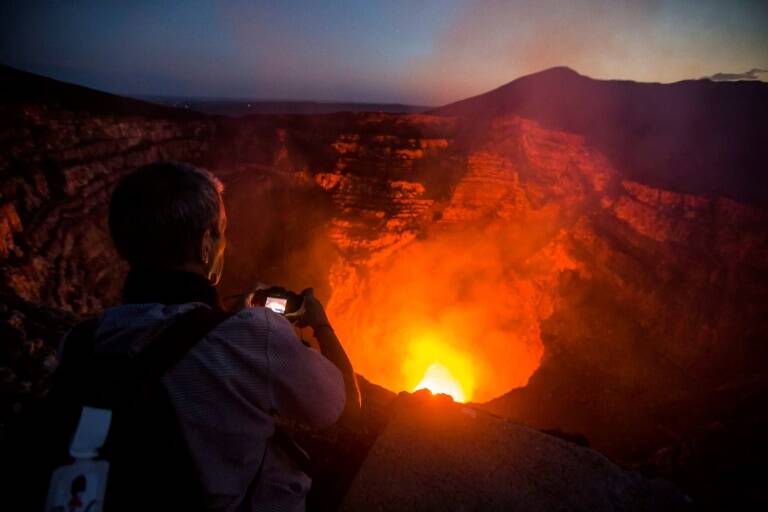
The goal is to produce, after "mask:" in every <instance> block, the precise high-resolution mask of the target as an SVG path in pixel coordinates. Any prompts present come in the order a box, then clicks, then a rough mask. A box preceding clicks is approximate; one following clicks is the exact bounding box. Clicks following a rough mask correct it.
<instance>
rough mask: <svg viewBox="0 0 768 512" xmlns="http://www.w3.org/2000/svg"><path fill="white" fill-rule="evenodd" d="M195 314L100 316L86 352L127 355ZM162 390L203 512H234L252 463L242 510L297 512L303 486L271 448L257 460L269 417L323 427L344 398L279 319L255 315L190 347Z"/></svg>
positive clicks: (178, 309) (156, 308)
mask: <svg viewBox="0 0 768 512" xmlns="http://www.w3.org/2000/svg"><path fill="white" fill-rule="evenodd" d="M196 307H208V306H207V305H205V304H202V303H188V304H180V305H172V306H166V305H162V304H127V305H122V306H117V307H113V308H110V309H108V310H106V311H105V312H104V313H103V315H102V316H101V319H100V323H99V326H98V328H97V330H96V350H97V351H98V352H110V353H127V354H136V353H138V352H140V351H141V350H142V349H143V348H144V347H146V346H147V345H148V344H149V343H150V342H151V341H152V340H153V339H154V338H155V336H157V335H158V334H159V333H160V332H162V330H163V329H164V328H166V327H167V326H168V325H170V323H171V322H172V321H173V319H174V317H176V316H177V315H179V314H181V313H183V312H185V311H188V310H189V309H190V308H196ZM163 383H164V384H165V386H166V387H167V389H168V393H169V396H170V398H171V402H172V404H173V406H174V408H175V411H176V414H177V416H178V418H179V423H180V426H181V433H182V435H183V436H184V438H185V440H186V442H187V445H188V446H189V449H190V452H191V455H192V460H193V461H194V463H195V465H196V469H197V473H198V475H199V478H200V482H201V484H202V487H203V492H204V494H205V496H206V501H207V503H208V505H209V508H210V509H211V510H221V511H231V510H234V509H235V508H236V507H237V506H238V504H239V503H240V502H241V501H242V499H243V497H244V496H245V495H246V492H247V490H248V488H249V486H250V485H251V483H252V482H253V480H254V478H256V476H257V474H258V472H259V468H260V467H262V459H264V463H263V468H262V470H261V477H260V480H259V485H258V487H257V491H256V492H255V493H254V494H253V499H252V503H251V507H250V509H251V510H254V511H256V510H259V511H261V510H286V511H287V510H291V511H293V510H303V509H304V500H305V496H306V493H307V491H308V490H309V487H310V484H311V480H310V479H309V477H308V476H307V475H305V474H304V473H302V472H301V471H300V470H299V469H298V468H296V467H295V465H294V464H293V463H292V461H291V460H290V459H289V458H288V457H287V456H286V455H285V454H283V453H282V452H281V451H280V450H279V448H278V447H277V446H273V445H272V444H270V446H269V449H267V450H265V446H266V444H265V443H267V439H268V438H269V437H270V436H271V435H272V433H273V432H274V428H275V423H274V419H273V414H277V415H280V416H283V417H287V418H291V419H294V420H298V421H300V422H302V423H305V424H307V425H309V426H311V427H316V428H323V427H327V426H330V425H331V424H333V423H334V422H335V421H336V420H337V419H338V418H339V416H340V415H341V412H342V410H343V409H344V405H345V399H346V395H345V391H344V381H343V378H342V375H341V372H340V371H339V370H338V368H336V366H334V365H333V364H332V363H331V362H330V361H329V360H328V359H326V358H325V357H324V356H323V355H322V354H320V353H319V352H317V351H316V350H313V349H311V348H308V347H306V346H305V345H304V344H302V343H301V342H300V341H299V339H298V338H297V336H296V333H295V332H294V330H293V327H292V326H291V324H290V323H289V322H288V321H287V320H286V319H285V318H283V317H282V316H280V315H278V314H276V313H273V312H272V311H271V310H268V309H265V308H261V307H255V308H246V309H244V310H242V311H240V312H239V313H237V314H235V315H234V316H232V317H230V318H228V319H227V320H225V321H224V322H223V323H221V324H220V325H218V326H217V327H215V328H214V329H213V330H212V331H211V332H209V333H208V334H207V335H206V336H205V337H204V338H203V339H202V340H200V342H198V343H197V344H196V345H195V346H194V347H192V349H190V350H189V352H187V353H186V354H185V355H184V357H183V358H182V359H181V360H180V361H179V362H178V363H177V364H176V365H175V366H174V367H172V368H171V369H170V370H169V371H168V372H167V373H166V374H165V376H164V377H163ZM265 453H266V454H267V456H266V458H264V454H265ZM148 463H149V464H151V461H148Z"/></svg>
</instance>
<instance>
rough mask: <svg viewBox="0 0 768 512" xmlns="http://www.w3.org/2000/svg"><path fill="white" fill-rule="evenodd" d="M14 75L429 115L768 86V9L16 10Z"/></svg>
mask: <svg viewBox="0 0 768 512" xmlns="http://www.w3.org/2000/svg"><path fill="white" fill-rule="evenodd" d="M0 63H2V64H6V65H10V66H13V67H17V68H21V69H24V70H27V71H32V72H35V73H40V74H43V75H46V76H50V77H53V78H57V79H59V80H64V81H69V82H74V83H78V84H81V85H86V86H89V87H93V88H96V89H101V90H106V91H110V92H115V93H119V94H129V95H169V96H198V97H199V96H203V97H212V98H252V99H294V100H317V101H357V102H380V103H383V102H386V103H406V104H412V105H430V106H432V105H442V104H445V103H449V102H451V101H456V100H459V99H463V98H466V97H469V96H474V95H476V94H481V93H483V92H486V91H488V90H491V89H494V88H496V87H499V86H501V85H503V84H505V83H507V82H510V81H512V80H514V79H516V78H518V77H520V76H523V75H526V74H530V73H533V72H536V71H540V70H543V69H546V68H549V67H552V66H559V65H564V66H569V67H571V68H573V69H575V70H576V71H578V72H579V73H581V74H584V75H588V76H591V77H594V78H606V79H629V80H637V81H645V82H674V81H678V80H684V79H689V78H701V77H705V76H711V77H714V78H716V79H733V78H740V77H743V78H757V79H763V80H765V79H768V72H764V71H763V70H765V69H768V1H765V0H757V1H755V0H741V1H740V0H731V1H722V0H678V1H671V0H670V1H663V0H656V1H654V0H648V1H643V0H634V1H622V0H583V1H566V0H560V1H553V0H528V1H524V0H506V1H500V0H410V1H409V0H389V1H380V2H373V1H370V2H366V1H362V0H358V1H351V0H347V1H345V0H337V1H327V2H324V1H320V0H276V1H256V0H219V1H213V0H210V1H203V0H131V1H129V0H124V1H109V0H77V1H65V0H60V1H36V0H20V1H17V0H3V1H2V2H0Z"/></svg>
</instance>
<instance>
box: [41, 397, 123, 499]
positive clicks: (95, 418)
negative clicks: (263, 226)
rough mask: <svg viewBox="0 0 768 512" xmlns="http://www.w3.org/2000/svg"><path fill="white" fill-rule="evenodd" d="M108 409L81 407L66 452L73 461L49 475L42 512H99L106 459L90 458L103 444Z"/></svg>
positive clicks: (108, 414)
mask: <svg viewBox="0 0 768 512" xmlns="http://www.w3.org/2000/svg"><path fill="white" fill-rule="evenodd" d="M111 422H112V411H110V410H109V409H98V408H95V407H88V406H85V407H83V410H82V412H81V413H80V421H79V422H78V424H77V430H75V435H74V436H72V442H71V443H70V445H69V454H70V455H71V456H72V457H74V459H75V462H74V463H72V464H69V465H67V466H61V467H59V468H57V469H56V470H55V471H54V472H53V475H52V476H51V484H50V486H49V487H48V499H47V500H46V505H45V510H46V512H100V511H101V510H102V508H103V505H104V493H105V492H106V490H107V473H109V462H107V461H105V460H94V457H96V456H97V455H98V454H99V449H100V448H101V447H102V446H103V445H104V441H105V440H106V439H107V434H108V433H109V425H110V423H111Z"/></svg>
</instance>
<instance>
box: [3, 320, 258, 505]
mask: <svg viewBox="0 0 768 512" xmlns="http://www.w3.org/2000/svg"><path fill="white" fill-rule="evenodd" d="M229 316H230V314H229V313H224V312H221V311H216V310H211V309H208V308H194V309H192V310H190V311H188V312H186V313H183V314H182V315H180V316H179V317H177V318H175V319H174V320H173V323H171V324H170V326H168V327H166V328H165V329H164V330H163V331H162V332H161V333H160V334H159V335H158V336H157V337H156V338H155V339H154V340H152V342H150V344H149V345H148V346H147V347H146V348H145V349H143V350H142V351H141V352H140V353H139V354H138V355H136V356H135V357H126V356H116V355H103V354H97V353H96V352H95V350H94V332H95V329H96V327H97V325H98V322H97V320H96V319H92V320H88V321H85V322H83V323H81V324H79V325H77V326H76V327H75V328H74V329H73V330H72V331H70V333H69V335H68V336H67V340H66V344H65V346H64V354H63V356H62V364H61V365H60V366H59V368H58V369H57V370H56V373H55V374H54V379H53V383H52V386H51V390H50V392H49V394H48V396H47V397H46V399H45V401H44V403H43V404H41V406H40V407H39V409H38V410H37V411H34V412H32V413H31V414H30V417H29V418H27V421H26V423H25V429H24V430H25V431H24V432H21V433H20V434H21V439H20V438H19V437H17V438H16V439H15V440H14V439H11V441H13V443H14V446H12V447H10V449H9V450H8V451H9V452H11V454H12V456H11V457H10V460H12V461H13V463H12V465H7V466H6V470H7V472H8V474H7V475H5V476H4V477H3V481H4V482H6V483H9V484H10V483H11V482H12V485H13V487H12V488H11V487H10V486H9V489H11V491H12V493H15V494H16V495H17V498H16V499H14V500H12V501H15V502H17V503H15V504H14V505H15V506H13V507H12V508H10V509H8V510H11V509H13V510H35V511H40V510H43V508H44V504H45V501H46V496H47V495H48V484H49V482H50V481H51V475H52V474H53V473H54V470H55V469H56V468H57V467H60V466H64V465H68V464H71V463H72V462H73V461H74V459H73V458H72V457H71V456H70V453H69V452H70V442H71V441H72V437H73V435H74V433H75V432H76V430H77V431H78V433H79V432H80V429H78V424H79V422H80V420H81V415H82V416H83V418H85V416H86V414H87V413H88V411H89V410H90V411H92V410H94V409H95V410H100V411H111V421H110V424H109V430H108V434H107V436H106V439H105V440H104V443H103V446H102V447H101V448H100V449H99V450H98V459H97V460H96V461H94V462H96V463H99V464H102V465H104V462H106V463H108V465H109V469H108V475H107V486H106V496H105V497H104V503H103V506H99V503H95V505H96V507H93V506H92V505H91V503H86V502H81V501H80V499H81V497H82V496H83V495H89V496H93V493H92V491H93V488H91V490H90V494H89V491H88V487H87V486H88V481H87V478H86V476H91V474H90V473H88V472H87V471H86V472H85V473H83V474H80V475H77V476H76V477H75V478H73V479H72V478H71V479H70V480H71V481H69V482H66V485H67V486H68V487H69V489H68V491H69V492H70V493H71V500H72V501H70V503H69V506H70V507H71V506H75V508H74V510H78V511H80V510H106V511H107V512H114V511H122V510H126V511H127V510H185V511H196V510H205V502H204V497H203V493H202V489H201V485H200V483H199V481H198V479H197V476H196V474H195V470H194V465H193V463H192V459H191V456H190V453H189V450H188V449H187V446H186V443H185V441H184V439H183V437H182V435H181V431H180V429H179V425H178V420H177V418H176V415H175V412H174V409H173V405H172V404H171V401H170V398H169V396H168V393H167V390H166V389H165V386H164V385H163V384H162V381H161V377H162V376H163V375H164V374H165V372H166V371H167V370H168V369H170V368H171V367H172V366H173V365H174V364H175V363H176V362H178V361H179V360H180V359H181V358H182V357H183V356H184V354H186V353H187V351H188V350H189V349H190V348H192V346H194V345H195V344H196V343H197V342H198V341H199V340H200V339H201V338H203V337H204V336H205V335H206V334H207V333H208V332H209V331H210V330H212V329H213V328H214V327H215V326H217V325H218V324H220V323H221V322H223V321H224V320H225V319H226V318H228V317H229ZM9 437H11V436H9ZM14 452H15V453H14ZM6 462H7V460H6ZM256 480H258V476H257V478H256ZM92 483H95V482H92ZM8 504H10V503H9V502H8V501H6V505H8ZM89 505H91V508H88V506H89ZM77 507H82V508H77ZM2 508H5V507H2ZM53 510H62V512H63V511H65V510H66V511H67V512H69V510H70V508H69V507H67V508H54V509H53Z"/></svg>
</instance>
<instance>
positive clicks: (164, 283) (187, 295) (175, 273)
mask: <svg viewBox="0 0 768 512" xmlns="http://www.w3.org/2000/svg"><path fill="white" fill-rule="evenodd" d="M187 302H202V303H205V304H208V305H209V306H211V307H212V308H214V309H221V305H220V303H219V297H218V294H217V292H216V288H214V287H213V286H212V285H211V283H210V281H208V278H207V277H206V275H205V274H204V273H203V272H202V271H200V269H199V268H195V267H185V266H181V265H180V266H176V267H164V268H132V269H131V271H130V272H129V273H128V276H127V277H126V279H125V285H124V287H123V303H124V304H143V303H157V304H184V303H187Z"/></svg>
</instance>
